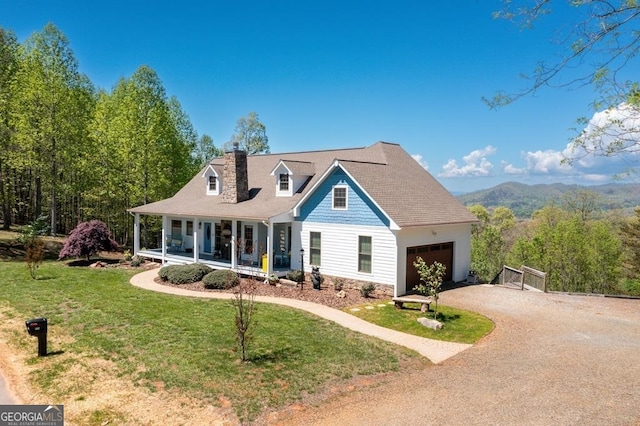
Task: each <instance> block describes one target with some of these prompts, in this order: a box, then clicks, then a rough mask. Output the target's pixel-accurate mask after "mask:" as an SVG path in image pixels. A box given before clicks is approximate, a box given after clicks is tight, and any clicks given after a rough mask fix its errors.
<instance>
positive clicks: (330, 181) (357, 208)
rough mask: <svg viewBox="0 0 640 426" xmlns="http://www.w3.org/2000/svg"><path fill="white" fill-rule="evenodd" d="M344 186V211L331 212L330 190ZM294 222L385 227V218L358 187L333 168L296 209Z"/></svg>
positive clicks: (386, 219)
mask: <svg viewBox="0 0 640 426" xmlns="http://www.w3.org/2000/svg"><path fill="white" fill-rule="evenodd" d="M336 185H345V186H346V187H347V209H346V210H334V209H332V202H333V200H332V197H333V187H334V186H336ZM296 220H298V221H309V222H326V223H336V224H345V225H365V226H386V227H389V225H390V222H389V218H387V216H386V215H385V214H384V213H383V212H382V211H381V210H380V209H379V208H377V207H376V205H375V204H374V203H373V202H372V201H371V200H370V199H369V197H368V196H367V195H366V194H365V193H364V192H363V191H362V190H361V189H360V187H359V186H358V185H357V184H356V183H355V182H354V181H353V180H352V179H351V178H350V177H349V176H348V175H347V174H346V173H345V172H344V170H343V169H342V168H340V167H337V168H336V169H335V170H334V171H333V172H332V173H331V174H330V175H329V176H327V178H326V179H325V180H324V182H322V184H321V185H319V186H318V187H317V188H316V190H315V191H314V192H313V194H311V196H310V197H309V198H308V199H307V200H306V202H305V203H304V204H303V205H302V206H300V216H298V217H297V218H296Z"/></svg>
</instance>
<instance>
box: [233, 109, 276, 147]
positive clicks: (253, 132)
mask: <svg viewBox="0 0 640 426" xmlns="http://www.w3.org/2000/svg"><path fill="white" fill-rule="evenodd" d="M236 145H237V146H238V148H239V149H241V150H244V151H247V154H249V155H251V154H259V153H265V154H268V153H269V138H268V137H267V128H266V127H265V125H264V124H262V122H261V121H260V119H259V118H258V114H257V113H255V112H250V113H249V115H248V116H247V117H246V118H245V117H240V118H239V119H238V122H237V123H236V132H235V133H234V134H233V136H232V137H231V140H230V141H229V142H227V143H226V144H225V150H227V151H229V150H231V149H233V147H234V146H236Z"/></svg>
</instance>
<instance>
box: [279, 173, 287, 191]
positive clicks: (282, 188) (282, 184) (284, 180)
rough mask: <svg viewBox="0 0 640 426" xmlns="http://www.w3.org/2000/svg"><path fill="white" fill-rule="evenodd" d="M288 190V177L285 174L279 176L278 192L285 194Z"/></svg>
mask: <svg viewBox="0 0 640 426" xmlns="http://www.w3.org/2000/svg"><path fill="white" fill-rule="evenodd" d="M288 190H289V175H288V174H286V173H281V174H280V191H281V192H287V191H288Z"/></svg>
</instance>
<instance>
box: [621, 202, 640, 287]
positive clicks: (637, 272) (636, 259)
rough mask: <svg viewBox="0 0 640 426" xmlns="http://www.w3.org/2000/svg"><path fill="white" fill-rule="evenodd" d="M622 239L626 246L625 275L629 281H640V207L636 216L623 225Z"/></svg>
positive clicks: (623, 264) (636, 210)
mask: <svg viewBox="0 0 640 426" xmlns="http://www.w3.org/2000/svg"><path fill="white" fill-rule="evenodd" d="M621 238H622V243H623V246H624V257H623V259H624V260H623V263H622V266H623V270H624V273H625V275H626V276H627V278H629V279H632V280H640V207H636V208H635V216H633V217H631V218H629V219H628V220H627V221H626V222H625V223H624V224H623V225H622V228H621Z"/></svg>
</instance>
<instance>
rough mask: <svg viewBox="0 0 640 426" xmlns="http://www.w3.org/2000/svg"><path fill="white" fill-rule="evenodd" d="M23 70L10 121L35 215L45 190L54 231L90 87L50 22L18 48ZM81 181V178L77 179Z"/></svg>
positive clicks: (76, 156)
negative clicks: (32, 193) (31, 179)
mask: <svg viewBox="0 0 640 426" xmlns="http://www.w3.org/2000/svg"><path fill="white" fill-rule="evenodd" d="M20 60H21V66H20V67H19V68H18V71H17V73H16V78H15V79H14V80H13V83H14V84H13V95H14V96H13V98H12V106H11V113H12V122H13V124H14V125H15V128H16V138H17V142H18V143H19V146H20V147H21V155H22V166H25V167H28V168H29V169H30V172H31V174H32V175H33V176H34V186H35V211H34V213H35V216H40V214H41V212H42V208H43V202H44V201H45V198H44V196H43V195H44V190H46V191H47V192H48V211H49V216H50V219H51V232H52V233H54V234H55V233H56V231H57V228H58V207H59V204H60V201H59V198H60V197H64V196H67V195H68V196H70V194H67V193H65V190H67V189H71V186H69V187H64V186H63V183H62V181H63V179H64V180H65V181H66V182H72V180H73V178H74V177H76V176H77V174H78V170H82V165H81V162H82V159H83V158H84V157H85V156H87V155H90V153H89V152H86V150H84V149H83V148H84V147H83V141H84V140H85V139H86V136H87V134H86V124H87V123H88V119H89V117H90V115H91V112H92V99H93V86H92V85H91V83H90V82H89V80H88V79H87V78H86V76H84V75H82V74H80V72H79V71H78V63H77V61H76V59H75V57H74V55H73V51H72V50H71V49H70V47H69V42H68V40H67V38H66V37H65V36H64V34H62V33H61V32H60V31H59V30H58V29H57V28H56V27H55V26H54V25H53V24H47V25H46V26H45V27H44V28H43V30H42V31H41V32H39V33H35V34H33V35H32V36H31V37H29V38H28V39H27V40H26V42H25V43H24V44H23V45H22V46H21V49H20ZM77 182H80V183H82V182H83V179H82V177H79V178H78V179H77Z"/></svg>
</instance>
